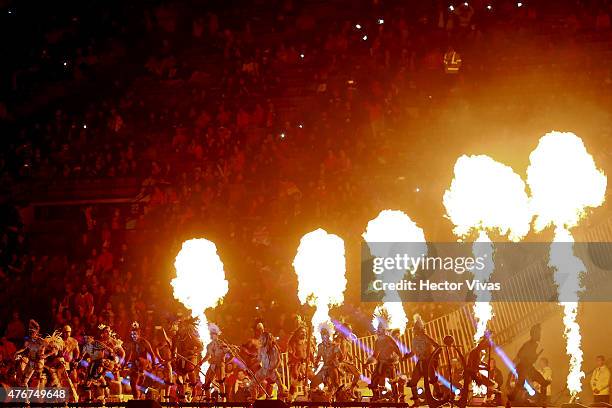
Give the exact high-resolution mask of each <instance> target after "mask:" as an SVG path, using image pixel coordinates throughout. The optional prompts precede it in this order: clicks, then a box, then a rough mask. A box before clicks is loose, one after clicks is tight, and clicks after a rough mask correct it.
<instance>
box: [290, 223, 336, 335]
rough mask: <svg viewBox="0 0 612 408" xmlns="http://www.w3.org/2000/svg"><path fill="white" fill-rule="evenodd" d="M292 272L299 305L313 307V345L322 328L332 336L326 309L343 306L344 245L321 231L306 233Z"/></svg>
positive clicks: (332, 235)
mask: <svg viewBox="0 0 612 408" xmlns="http://www.w3.org/2000/svg"><path fill="white" fill-rule="evenodd" d="M293 268H294V270H295V273H296V274H297V277H298V298H299V299H300V302H301V303H302V304H306V303H308V304H309V305H311V306H314V307H315V313H314V315H313V317H312V327H313V333H314V335H315V338H316V340H317V343H320V342H321V334H320V332H319V330H320V328H321V327H322V326H323V325H324V326H327V327H328V328H329V333H330V334H331V333H333V332H334V325H333V324H332V322H331V319H330V316H329V308H330V306H337V305H340V304H342V302H344V290H345V289H346V276H345V273H346V260H345V258H344V241H343V240H342V238H340V237H339V236H337V235H334V234H329V233H327V231H325V230H323V229H321V228H319V229H317V230H315V231H312V232H309V233H308V234H306V235H304V236H303V237H302V239H301V240H300V245H299V247H298V250H297V254H296V255H295V259H294V260H293Z"/></svg>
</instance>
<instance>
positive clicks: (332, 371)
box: [310, 326, 342, 395]
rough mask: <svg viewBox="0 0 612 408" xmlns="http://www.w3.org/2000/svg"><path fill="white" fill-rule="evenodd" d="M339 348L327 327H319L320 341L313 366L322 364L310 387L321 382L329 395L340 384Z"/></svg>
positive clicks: (314, 386) (316, 385)
mask: <svg viewBox="0 0 612 408" xmlns="http://www.w3.org/2000/svg"><path fill="white" fill-rule="evenodd" d="M341 355H342V353H341V350H340V347H339V346H338V344H337V343H336V342H333V341H332V340H331V338H330V335H329V329H328V328H327V327H325V326H323V327H322V328H321V343H320V344H319V345H318V346H317V355H316V357H315V359H314V366H315V367H316V366H317V365H318V364H319V362H323V366H322V367H321V369H320V370H319V372H318V373H317V374H315V376H314V378H313V380H312V382H311V384H310V387H311V388H316V387H318V386H319V384H321V383H323V384H324V385H325V387H326V388H327V392H328V393H329V394H330V395H334V394H335V392H336V390H337V389H338V387H339V386H340V359H341Z"/></svg>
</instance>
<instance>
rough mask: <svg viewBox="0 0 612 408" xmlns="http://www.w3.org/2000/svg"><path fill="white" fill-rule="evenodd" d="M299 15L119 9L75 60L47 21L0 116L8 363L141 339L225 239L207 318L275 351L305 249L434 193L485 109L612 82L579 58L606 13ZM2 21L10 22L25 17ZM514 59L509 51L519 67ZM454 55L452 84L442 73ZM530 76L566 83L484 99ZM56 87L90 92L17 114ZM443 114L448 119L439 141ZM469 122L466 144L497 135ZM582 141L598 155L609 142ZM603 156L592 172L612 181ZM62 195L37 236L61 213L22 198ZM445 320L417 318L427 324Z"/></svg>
mask: <svg viewBox="0 0 612 408" xmlns="http://www.w3.org/2000/svg"><path fill="white" fill-rule="evenodd" d="M237 3H240V2H237ZM264 3H265V5H264ZM298 3H299V2H294V1H292V0H280V1H277V2H253V4H251V5H248V6H247V5H244V7H243V8H240V9H235V10H234V11H233V12H231V13H229V12H227V11H222V10H216V9H215V8H214V7H212V8H211V9H210V10H199V9H198V10H192V9H190V8H189V7H188V6H187V4H186V3H184V2H181V1H176V2H170V3H163V4H162V3H160V4H155V6H149V7H146V8H144V13H140V14H138V13H136V12H135V11H134V10H133V9H130V8H129V7H127V6H120V5H115V7H116V8H117V10H121V12H118V13H117V15H113V14H110V15H106V16H105V18H106V20H102V21H103V23H100V24H101V25H103V26H104V27H106V30H95V32H96V35H98V36H102V38H96V37H95V36H94V34H93V31H94V30H93V29H92V30H91V31H92V34H91V36H89V37H88V36H85V37H86V38H89V40H88V41H85V42H84V43H82V44H75V43H74V42H73V41H72V40H70V39H71V38H73V37H77V36H76V35H75V34H74V33H73V32H72V31H71V30H83V29H85V26H86V24H84V23H81V24H73V23H74V21H73V20H69V21H70V22H69V23H68V27H69V28H66V27H63V26H60V21H59V20H58V21H57V24H58V26H57V27H49V28H48V31H47V32H46V33H44V34H45V35H44V36H41V38H38V41H40V42H41V44H50V43H51V40H50V39H49V38H51V37H53V36H56V37H57V39H56V43H55V44H56V45H55V46H53V47H51V46H43V45H40V44H39V45H40V46H39V47H35V48H32V49H33V50H36V55H31V56H30V58H32V59H33V61H30V62H29V64H30V65H27V64H28V63H26V62H24V65H23V66H19V67H12V68H11V69H12V71H11V77H12V80H11V83H10V84H3V86H4V87H5V89H7V90H8V91H9V92H8V95H9V97H8V98H7V99H6V100H3V101H0V102H1V104H0V119H1V120H3V124H2V126H3V129H4V131H5V132H6V133H7V134H8V135H9V136H10V137H7V140H4V141H3V142H2V143H3V147H4V148H3V151H2V154H1V155H0V183H1V186H2V190H3V192H4V193H3V195H4V196H5V197H8V198H7V199H5V203H4V208H5V210H6V211H3V213H4V214H5V216H4V220H3V223H2V232H1V233H2V239H1V242H0V251H1V253H0V257H1V259H2V265H1V266H0V282H1V285H0V298H2V299H11V301H10V302H2V304H0V321H2V322H8V326H7V328H6V329H5V330H4V336H3V338H2V342H3V343H2V344H3V346H2V347H3V350H4V352H3V353H0V354H1V355H2V356H3V357H4V358H10V350H12V348H14V347H20V346H21V343H22V342H23V339H24V336H25V327H24V322H25V321H26V319H28V318H30V317H35V318H36V319H37V320H39V321H40V322H41V323H42V328H43V331H46V332H52V331H53V330H54V329H58V328H61V327H64V326H65V325H70V326H71V328H72V333H73V335H74V336H75V338H77V339H78V340H79V342H81V343H83V342H84V341H85V335H87V334H90V333H92V332H93V331H95V330H96V328H97V327H98V326H99V325H100V324H106V325H110V326H111V327H113V329H114V330H115V331H116V333H117V334H118V336H119V337H120V338H127V337H128V334H129V332H130V325H131V323H132V322H133V321H138V322H139V323H140V325H141V328H142V330H143V333H144V334H145V336H146V337H149V338H151V337H153V330H154V327H155V326H157V325H160V324H162V325H164V326H165V325H166V324H167V322H169V321H172V320H173V319H175V318H176V316H177V314H179V313H185V310H184V309H182V307H181V306H180V305H178V304H177V303H176V302H175V301H174V300H173V297H172V293H171V287H170V285H169V280H170V279H171V277H172V257H173V255H172V254H175V253H176V252H177V250H178V249H179V246H180V243H181V242H182V241H183V240H184V239H187V238H190V237H192V236H196V235H201V234H202V231H206V233H205V236H207V237H210V239H213V240H216V241H217V242H218V246H219V247H220V252H221V258H222V259H223V260H224V262H225V263H226V267H227V271H228V273H227V274H228V280H229V281H230V292H229V294H228V296H227V297H226V299H225V302H224V304H223V305H221V306H219V307H218V308H217V309H216V310H214V311H211V312H210V315H209V318H210V319H211V320H212V321H215V322H216V323H218V324H219V325H220V326H221V327H224V329H225V330H226V331H227V334H228V336H229V337H230V338H231V337H240V336H241V335H242V334H243V329H242V328H243V327H244V325H245V324H246V325H249V324H250V322H252V321H253V320H254V319H255V318H257V317H259V318H263V319H264V320H265V321H266V322H267V324H268V325H269V326H270V327H271V328H272V331H273V332H274V333H277V334H278V336H279V337H280V338H281V339H282V340H285V341H286V339H287V337H288V334H289V333H290V331H291V330H292V329H293V319H292V316H293V315H295V314H304V313H305V310H304V309H301V308H300V306H299V305H298V303H297V299H295V295H294V294H295V293H296V283H295V279H294V278H293V277H294V275H293V271H292V270H291V259H292V257H293V256H294V254H295V252H294V251H295V248H296V247H297V242H298V239H299V236H300V235H302V234H303V233H305V232H307V231H309V230H311V229H314V228H316V227H318V226H319V225H320V224H323V225H325V227H326V228H328V229H330V230H333V231H334V232H336V231H337V233H338V234H339V235H341V236H347V237H348V236H356V237H359V236H360V234H361V232H362V229H363V226H364V225H365V223H366V222H367V219H368V217H373V214H375V213H376V212H377V211H379V210H382V209H384V208H386V207H388V206H389V205H390V204H389V203H402V202H406V201H410V202H411V203H412V204H411V206H414V207H415V208H416V207H418V206H419V204H423V203H429V202H431V201H432V200H433V198H432V197H434V196H436V195H438V196H439V194H437V190H436V189H433V188H432V189H430V190H429V191H424V192H420V191H419V189H420V186H423V185H434V186H438V185H439V184H440V181H439V173H436V172H429V171H428V168H429V165H430V163H431V160H430V159H432V158H435V157H436V148H437V147H439V145H440V144H443V143H444V141H445V138H446V137H448V135H451V134H453V132H454V130H452V129H451V127H452V126H449V125H448V123H450V124H451V125H456V126H457V128H460V129H463V128H464V127H465V126H466V123H467V124H470V125H471V124H474V123H475V122H472V121H473V119H465V118H466V117H467V112H469V111H470V110H472V111H475V112H480V110H482V106H484V105H487V106H488V110H487V113H486V114H483V118H482V119H481V121H482V122H485V121H487V120H492V121H495V118H496V117H498V116H502V115H505V116H508V115H511V116H515V117H517V118H521V117H523V118H524V117H525V110H527V109H532V108H534V107H536V108H537V109H539V108H542V111H541V112H542V113H543V115H544V116H546V115H549V116H554V115H555V114H556V113H555V111H554V110H551V109H550V106H552V105H554V104H556V103H561V104H563V103H566V104H567V105H571V104H572V103H573V102H574V101H573V100H571V99H570V100H567V101H564V100H563V98H564V96H566V92H567V93H569V90H575V88H576V87H577V84H580V85H581V86H582V85H585V86H584V88H585V89H587V90H588V91H589V92H591V91H592V92H593V95H594V97H595V98H597V100H599V101H600V102H601V103H602V104H608V106H609V103H610V102H611V101H610V95H612V93H610V92H609V89H610V86H611V85H612V76H611V69H610V67H609V66H606V65H605V64H602V63H601V62H600V61H598V60H593V59H589V58H586V57H585V56H584V55H583V54H582V53H581V51H580V45H579V44H577V43H576V38H580V39H582V40H583V41H584V42H585V43H587V44H589V46H592V47H593V48H596V47H600V48H602V51H601V55H602V56H603V55H609V51H606V50H605V47H606V46H609V45H610V41H611V38H610V33H611V31H610V12H611V9H610V7H611V4H610V3H609V2H606V1H592V2H588V1H578V2H559V3H558V4H556V5H555V6H550V4H549V3H548V2H536V1H533V2H530V1H525V2H518V3H517V2H514V1H512V2H510V1H497V2H483V1H470V2H469V3H468V2H466V3H465V4H464V3H456V4H455V3H453V4H450V3H449V4H447V3H445V2H439V1H437V2H405V1H382V0H372V1H367V2H366V1H364V2H358V3H359V4H358V5H354V4H353V2H350V3H351V7H344V6H345V5H346V4H347V2H343V1H338V2H333V1H332V2H330V3H329V4H328V3H324V2H316V1H313V2H304V3H303V4H298ZM549 6H550V7H549ZM10 10H13V12H12V13H11V16H8V17H7V16H5V17H4V18H13V16H12V14H13V13H14V14H16V15H17V16H18V17H20V16H21V15H22V13H24V12H27V11H25V10H24V11H22V10H20V9H19V8H18V7H16V8H15V9H10ZM113 10H115V9H113ZM62 21H63V20H62ZM132 23H134V24H133V25H132ZM75 27H76V28H75ZM53 38H55V37H53ZM533 38H536V40H532V39H533ZM36 39H37V38H36V36H33V38H32V39H31V40H32V41H35V40H36ZM517 44H518V45H520V49H521V51H515V52H510V51H509V50H511V49H516V48H517V47H516V46H517ZM534 49H537V50H538V53H536V55H535V57H534V53H533V52H532V51H533V50H534ZM598 49H599V48H598ZM145 50H146V51H145ZM606 52H607V54H606ZM33 54H34V52H33ZM453 55H455V59H453V60H452V61H455V63H456V62H457V61H459V59H458V58H457V56H458V55H460V61H461V64H460V66H459V71H458V73H449V72H448V69H445V68H448V63H449V61H451V60H449V58H452V57H453ZM527 56H529V57H527ZM22 61H24V60H23V59H22ZM104 61H106V63H105V62H104ZM108 61H115V62H116V61H119V62H120V63H122V62H125V66H126V70H125V72H120V73H117V72H110V70H112V69H113V68H112V67H115V68H114V70H115V71H116V65H113V64H110V63H109V62H108ZM525 66H530V67H534V70H536V71H537V72H539V74H540V75H541V76H548V75H549V74H550V76H552V77H553V78H555V80H556V81H557V82H555V83H565V84H566V86H567V87H568V89H567V90H566V91H565V90H564V89H563V88H562V87H556V88H555V90H556V92H554V93H548V92H547V90H546V89H547V88H546V87H545V86H544V85H542V88H538V86H539V85H537V86H536V89H533V90H532V91H533V92H536V93H538V92H539V94H544V95H543V96H542V97H541V98H540V100H539V101H537V102H533V101H529V102H527V101H525V100H524V99H522V96H521V95H522V94H521V93H520V92H521V89H520V87H517V88H518V89H513V92H516V95H514V97H513V99H512V101H511V102H510V103H508V100H504V101H496V100H495V97H494V96H491V95H483V94H481V93H480V91H479V88H478V86H477V84H476V83H475V81H474V80H475V79H477V78H478V79H480V80H482V81H491V83H496V82H495V81H496V79H495V78H497V76H499V75H508V76H509V77H512V76H513V75H516V70H518V69H521V67H525ZM578 66H579V67H581V69H580V70H577V71H576V70H573V68H575V67H578ZM570 68H571V69H572V70H570ZM4 69H8V68H4ZM569 72H571V75H570V74H569ZM576 72H578V73H576ZM113 74H115V75H113ZM100 78H103V79H104V80H100ZM568 79H571V81H572V82H571V83H569V85H568V84H567V82H565V81H566V80H568ZM517 81H520V83H523V81H525V78H523V77H521V78H519V79H518V80H517ZM535 82H537V79H536V80H535ZM52 86H54V87H55V88H59V89H69V88H70V89H74V88H76V89H83V91H82V92H72V94H71V95H70V96H68V95H66V96H62V95H61V94H62V92H61V91H60V92H59V94H60V96H59V97H58V98H57V99H56V100H48V101H43V102H41V105H46V104H48V106H45V107H44V109H43V108H41V109H39V110H38V111H37V112H36V113H31V112H25V110H26V109H25V108H24V106H27V104H25V103H24V101H27V100H28V98H30V97H32V95H33V94H34V93H36V92H37V91H40V90H41V89H50V88H49V87H52ZM500 86H501V85H500ZM499 92H500V93H503V92H504V90H503V89H499ZM51 94H52V93H51V92H49V95H51ZM24 95H27V96H24ZM523 96H524V95H523ZM49 98H51V96H49ZM560 100H561V101H560ZM563 106H565V105H563ZM547 108H549V109H548V110H547ZM585 109H586V108H585ZM449 112H457V113H456V114H450V113H449ZM434 118H436V119H440V118H443V119H448V120H447V121H446V122H445V125H444V127H442V126H440V125H436V124H433V123H432V122H433V119H434ZM462 120H464V121H465V122H461V121H462ZM481 121H478V122H477V123H478V124H477V126H476V129H478V130H489V128H487V127H486V126H484V125H483V124H482V123H481ZM538 123H540V122H538ZM446 126H448V127H446ZM593 127H594V128H596V129H597V131H596V132H595V131H594V133H597V134H598V137H601V138H602V139H604V138H605V137H609V135H610V131H611V130H612V129H610V127H609V125H608V126H607V127H601V126H600V123H599V122H598V123H597V124H596V125H593ZM475 133H476V132H475ZM496 137H497V139H496V142H498V143H501V144H503V143H504V142H505V141H508V140H511V139H512V138H513V137H515V135H514V134H512V132H511V131H508V130H507V129H499V134H498V135H497V136H496ZM469 140H471V141H472V142H473V143H476V144H477V143H483V144H485V145H486V143H487V137H485V136H483V137H482V138H480V139H479V137H478V136H473V137H472V136H470V137H469ZM600 151H602V153H600V156H598V157H596V159H597V161H598V163H600V165H601V166H602V167H607V166H609V158H608V157H606V156H605V155H606V154H609V153H608V152H606V151H605V149H600ZM398 152H406V153H398ZM410 152H411V153H410ZM414 152H418V154H419V155H420V157H418V158H416V157H415V155H416V154H417V153H414ZM452 154H454V153H450V152H449V153H448V155H449V156H452ZM389 175H393V177H390V176H389ZM118 186H128V188H131V189H132V190H133V194H132V196H131V197H129V200H123V201H120V203H118V204H117V203H115V201H113V200H112V199H99V200H85V201H86V202H85V203H80V201H79V200H78V195H79V192H80V191H87V190H88V189H99V190H100V191H104V192H108V191H112V190H113V188H117V189H118V188H119V187H118ZM54 189H56V190H59V191H63V192H65V194H64V198H63V200H60V201H63V202H64V203H65V204H66V203H67V204H68V207H69V210H66V212H65V213H63V215H62V216H63V217H64V220H63V224H62V223H60V224H53V225H56V226H57V225H62V226H63V227H65V229H59V230H51V232H49V231H47V232H41V231H36V230H35V229H34V228H32V222H33V220H36V219H37V217H41V213H42V217H43V218H44V217H45V216H47V217H50V214H51V213H52V212H53V211H55V210H53V209H51V210H49V208H47V209H43V210H35V209H33V207H32V205H31V204H32V203H33V202H37V200H38V202H44V201H45V199H44V197H46V195H45V194H49V192H50V191H53V190H54ZM96 191H97V190H96ZM398 191H400V192H399V193H398ZM415 191H416V192H417V193H415ZM11 197H12V198H11ZM15 197H19V199H15ZM39 197H43V198H42V199H39ZM71 197H75V199H74V200H73V201H72V202H71ZM96 201H97V202H96ZM41 207H44V205H39V206H38V208H41ZM52 207H53V206H52ZM53 208H55V207H53ZM37 211H38V212H37ZM60 218H61V217H60ZM433 227H434V230H437V229H442V228H443V226H441V224H435V223H434V224H433ZM436 233H437V232H436ZM434 234H435V233H434ZM439 236H444V235H439ZM61 243H63V244H62V245H63V246H61V248H62V249H63V250H62V251H57V250H54V249H57V247H58V245H60V244H61ZM358 245H359V244H358V243H357V244H355V242H353V241H351V242H348V243H347V246H348V247H347V251H348V252H349V253H358V252H359V249H358ZM353 266H354V265H353ZM353 269H356V268H353ZM353 273H356V272H353ZM355 276H356V275H355ZM355 281H359V279H355ZM350 282H351V280H350V279H349V289H351V290H352V289H354V287H351V286H350V285H351V283H350ZM353 292H356V290H353ZM358 304H359V300H358V299H356V298H355V296H354V295H352V296H350V297H349V299H347V302H346V304H345V305H344V306H342V307H341V308H340V314H343V315H345V316H347V319H348V320H352V321H355V322H356V323H355V328H356V330H357V331H358V332H361V333H366V332H367V331H368V330H369V326H370V320H371V315H370V314H369V313H368V312H367V311H366V310H364V309H363V308H362V307H361V306H358ZM452 307H453V305H444V304H429V303H428V304H423V305H416V306H414V311H418V312H419V313H420V314H421V315H422V316H424V318H425V320H427V321H428V320H431V319H433V318H435V317H438V316H441V315H442V314H444V313H445V312H447V311H448V310H449V308H452ZM245 310H248V311H249V312H246V313H245ZM9 342H11V343H12V344H13V346H11V345H10V344H11V343H9ZM282 342H283V341H281V344H282ZM82 345H83V344H82ZM6 350H9V351H6Z"/></svg>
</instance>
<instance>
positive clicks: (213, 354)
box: [202, 323, 229, 399]
mask: <svg viewBox="0 0 612 408" xmlns="http://www.w3.org/2000/svg"><path fill="white" fill-rule="evenodd" d="M208 331H209V332H210V338H211V341H210V343H208V344H207V345H206V355H205V356H204V359H203V360H202V363H204V362H208V363H209V366H208V370H207V371H206V378H205V380H204V392H205V394H206V398H207V399H210V385H211V383H212V382H213V381H215V380H216V382H217V383H218V384H219V392H220V394H221V399H224V398H225V394H226V393H225V363H226V362H227V358H228V355H229V349H228V347H227V345H226V344H225V343H224V342H222V341H221V340H220V339H219V336H220V335H221V330H220V329H219V327H218V326H217V325H215V324H213V323H209V324H208Z"/></svg>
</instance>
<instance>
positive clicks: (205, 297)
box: [170, 238, 229, 346]
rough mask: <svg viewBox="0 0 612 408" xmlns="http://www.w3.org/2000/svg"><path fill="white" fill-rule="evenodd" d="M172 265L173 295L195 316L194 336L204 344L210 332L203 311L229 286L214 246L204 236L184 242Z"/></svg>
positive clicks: (220, 296)
mask: <svg viewBox="0 0 612 408" xmlns="http://www.w3.org/2000/svg"><path fill="white" fill-rule="evenodd" d="M174 267H175V269H176V278H174V279H172V281H171V282H170V284H171V285H172V287H173V288H174V297H175V298H176V299H177V300H178V301H180V302H181V303H182V304H183V305H185V307H186V308H188V309H189V310H190V311H191V316H193V317H197V318H198V319H199V322H198V327H197V329H198V335H199V336H200V339H201V340H202V342H203V343H204V346H206V345H207V344H208V343H209V342H210V333H209V332H208V321H207V320H206V314H205V313H204V311H205V310H206V309H208V308H211V307H215V306H217V305H218V304H219V303H221V301H222V299H223V297H224V296H225V295H226V294H227V291H228V289H229V287H228V282H227V280H225V271H224V270H223V262H221V258H220V257H219V255H218V254H217V247H216V246H215V244H214V243H213V242H211V241H209V240H207V239H204V238H200V239H190V240H188V241H185V242H183V246H182V247H181V250H180V251H179V253H178V254H177V255H176V258H175V260H174Z"/></svg>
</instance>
